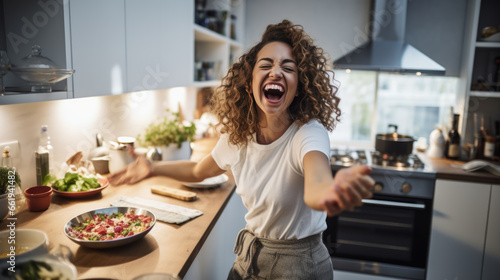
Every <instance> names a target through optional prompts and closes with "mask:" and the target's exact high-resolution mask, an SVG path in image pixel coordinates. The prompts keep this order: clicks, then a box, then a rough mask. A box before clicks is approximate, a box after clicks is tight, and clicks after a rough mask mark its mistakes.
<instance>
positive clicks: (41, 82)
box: [11, 45, 75, 92]
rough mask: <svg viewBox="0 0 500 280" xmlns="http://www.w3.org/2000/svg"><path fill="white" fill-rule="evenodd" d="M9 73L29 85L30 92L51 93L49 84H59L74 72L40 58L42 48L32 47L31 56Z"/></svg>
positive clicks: (47, 59) (42, 57)
mask: <svg viewBox="0 0 500 280" xmlns="http://www.w3.org/2000/svg"><path fill="white" fill-rule="evenodd" d="M11 71H12V72H13V73H14V74H16V75H17V76H18V77H19V78H21V79H23V80H25V81H28V82H30V83H31V85H32V87H31V92H52V86H51V84H54V83H57V82H60V81H62V80H64V79H66V78H68V77H70V76H71V75H73V73H74V72H75V70H72V69H59V67H58V66H57V65H56V64H55V63H54V62H53V61H52V60H50V59H49V58H47V57H45V56H42V48H41V47H40V46H39V45H34V46H33V47H32V48H31V54H30V55H28V56H26V57H24V58H23V60H22V62H21V63H20V64H19V65H17V66H16V67H12V68H11Z"/></svg>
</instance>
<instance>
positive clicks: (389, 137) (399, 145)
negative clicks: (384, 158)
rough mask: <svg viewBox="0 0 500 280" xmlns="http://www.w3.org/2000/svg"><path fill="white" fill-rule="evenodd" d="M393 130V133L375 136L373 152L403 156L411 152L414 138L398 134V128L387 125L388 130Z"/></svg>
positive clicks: (393, 125)
mask: <svg viewBox="0 0 500 280" xmlns="http://www.w3.org/2000/svg"><path fill="white" fill-rule="evenodd" d="M391 128H393V129H394V131H393V132H388V133H386V134H377V135H376V138H375V150H377V151H378V152H379V153H381V154H387V155H394V156H404V155H409V154H411V153H412V151H413V142H415V141H416V139H415V138H413V137H411V136H407V135H402V134H399V133H398V126H397V125H395V124H389V125H388V129H389V130H390V129H391Z"/></svg>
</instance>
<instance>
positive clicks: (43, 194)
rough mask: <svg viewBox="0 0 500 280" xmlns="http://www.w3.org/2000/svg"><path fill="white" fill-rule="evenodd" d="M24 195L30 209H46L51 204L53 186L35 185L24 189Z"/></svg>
mask: <svg viewBox="0 0 500 280" xmlns="http://www.w3.org/2000/svg"><path fill="white" fill-rule="evenodd" d="M24 196H25V197H26V202H27V203H28V208H29V209H30V211H34V212H36V211H45V210H47V209H48V208H49V206H50V201H51V199H52V188H51V187H49V186H34V187H30V188H27V189H26V190H24Z"/></svg>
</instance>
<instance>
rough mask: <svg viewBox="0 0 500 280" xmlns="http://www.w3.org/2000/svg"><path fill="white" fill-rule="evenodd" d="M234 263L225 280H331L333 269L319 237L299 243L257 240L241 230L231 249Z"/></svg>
mask: <svg viewBox="0 0 500 280" xmlns="http://www.w3.org/2000/svg"><path fill="white" fill-rule="evenodd" d="M234 253H235V254H236V261H235V262H234V264H233V268H232V270H231V271H230V273H229V276H228V280H229V279H231V280H239V279H245V280H246V279H272V280H279V279H282V280H293V279H297V280H299V279H304V280H332V279H333V266H332V261H331V258H330V255H329V254H328V249H327V248H326V246H325V245H324V244H323V242H322V240H321V234H317V235H313V236H309V237H306V238H304V239H299V240H275V239H266V238H260V237H256V236H255V235H254V234H253V233H252V232H250V231H249V230H247V229H243V230H241V231H240V232H239V233H238V238H237V239H236V245H235V247H234Z"/></svg>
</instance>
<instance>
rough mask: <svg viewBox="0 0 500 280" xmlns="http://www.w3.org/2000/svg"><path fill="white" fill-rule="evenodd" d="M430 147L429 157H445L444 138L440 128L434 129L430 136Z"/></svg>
mask: <svg viewBox="0 0 500 280" xmlns="http://www.w3.org/2000/svg"><path fill="white" fill-rule="evenodd" d="M429 142H430V147H429V150H428V151H427V156H429V157H433V158H442V157H443V156H444V144H445V141H444V136H443V131H442V130H441V129H440V128H436V129H434V130H433V131H432V132H431V134H430V136H429Z"/></svg>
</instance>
